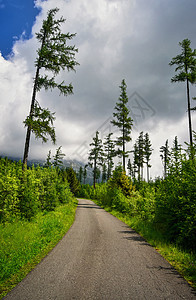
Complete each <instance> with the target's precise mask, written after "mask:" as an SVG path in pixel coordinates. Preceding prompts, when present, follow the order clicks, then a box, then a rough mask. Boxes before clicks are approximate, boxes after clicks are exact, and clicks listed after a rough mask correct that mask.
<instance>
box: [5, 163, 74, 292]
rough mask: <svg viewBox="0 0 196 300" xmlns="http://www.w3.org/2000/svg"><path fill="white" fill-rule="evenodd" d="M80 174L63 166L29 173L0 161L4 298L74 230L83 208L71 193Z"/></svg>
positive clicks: (31, 170)
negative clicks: (77, 175) (72, 228)
mask: <svg viewBox="0 0 196 300" xmlns="http://www.w3.org/2000/svg"><path fill="white" fill-rule="evenodd" d="M59 162H60V160H59ZM70 174H71V175H72V176H71V175H70ZM74 175H75V173H74V171H73V170H71V169H67V170H65V169H60V168H59V166H58V165H57V166H56V167H53V166H51V167H40V166H37V167H36V168H35V167H34V166H33V167H32V168H28V169H26V170H23V164H22V163H21V162H18V163H17V162H12V161H10V160H8V159H7V158H0V240H1V243H0V297H3V296H4V295H5V294H6V293H7V292H8V291H10V290H11V289H12V288H13V287H14V286H15V285H16V284H17V283H18V282H20V281H21V280H22V279H23V278H24V277H25V276H26V275H27V273H28V272H29V271H30V270H31V269H32V268H33V267H35V265H36V264H37V263H38V262H40V260H41V259H42V258H43V257H44V256H45V255H46V254H47V253H48V252H49V251H50V250H51V249H52V248H53V247H54V246H55V245H56V244H57V242H58V241H59V240H60V239H61V238H62V237H63V235H64V234H65V233H66V232H67V231H68V229H69V228H70V226H71V225H72V223H73V221H74V217H75V209H76V206H77V201H76V200H75V197H74V195H73V193H72V192H71V189H70V186H71V185H72V189H73V190H75V191H76V190H77V180H75V181H73V178H75V177H74ZM75 176H76V175H75ZM69 182H70V183H69Z"/></svg>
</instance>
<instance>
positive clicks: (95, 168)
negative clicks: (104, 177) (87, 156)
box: [93, 160, 97, 189]
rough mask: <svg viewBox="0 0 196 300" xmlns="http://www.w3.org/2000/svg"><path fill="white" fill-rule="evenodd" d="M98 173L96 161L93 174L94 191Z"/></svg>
mask: <svg viewBox="0 0 196 300" xmlns="http://www.w3.org/2000/svg"><path fill="white" fill-rule="evenodd" d="M96 171H97V166H96V160H95V161H94V174H93V186H94V189H95V188H96V186H95V183H96Z"/></svg>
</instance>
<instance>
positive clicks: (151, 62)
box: [0, 0, 196, 178]
mask: <svg viewBox="0 0 196 300" xmlns="http://www.w3.org/2000/svg"><path fill="white" fill-rule="evenodd" d="M55 7H58V8H59V12H58V15H57V17H61V16H63V17H64V18H65V19H66V22H65V23H64V24H63V25H62V32H65V33H66V32H70V33H76V37H75V38H74V39H73V40H72V41H71V42H70V43H71V44H72V45H75V46H76V47H77V48H78V53H77V54H76V61H77V62H79V64H80V65H79V66H77V67H76V72H67V71H62V72H61V73H60V74H59V75H58V80H59V82H60V81H61V80H65V82H66V83H67V84H69V83H72V84H73V87H74V94H73V95H69V96H67V97H63V96H59V92H58V91H56V90H53V91H52V92H50V91H49V92H45V91H44V90H42V91H41V92H40V93H39V94H38V95H37V99H38V100H39V102H40V104H41V105H42V106H43V107H46V108H49V109H50V110H51V111H52V112H55V113H56V114H55V116H56V121H55V123H54V125H55V128H56V135H57V144H56V145H52V143H51V142H48V143H47V144H42V142H41V141H39V140H35V139H34V137H32V139H31V145H30V153H29V159H38V158H42V159H45V158H46V156H47V153H48V152H49V150H50V149H51V150H52V155H54V154H55V151H56V149H57V148H58V147H59V146H62V151H63V153H65V154H66V158H67V159H76V160H80V161H81V162H86V160H87V158H88V151H89V144H90V143H91V142H92V138H93V137H94V136H95V132H96V131H97V130H98V131H99V132H100V137H101V138H102V139H104V138H105V136H106V135H107V134H108V133H109V132H110V131H112V132H115V131H116V128H112V126H111V123H110V120H111V119H112V115H113V112H114V107H115V104H116V102H117V101H118V98H119V95H120V88H119V86H120V85H121V82H122V80H123V79H125V81H126V84H127V95H128V97H129V102H128V107H129V109H130V112H131V116H132V118H133V120H134V122H133V130H132V133H131V137H132V141H131V142H130V143H129V144H128V145H127V149H128V150H132V149H133V144H134V143H135V141H136V139H137V138H138V136H139V133H140V132H141V131H143V132H144V133H146V132H148V133H149V136H150V140H151V142H152V147H153V149H154V151H153V154H152V159H151V164H152V168H151V176H152V177H153V178H154V177H155V176H162V174H163V166H162V163H161V159H160V152H159V150H160V147H161V146H162V145H164V144H165V142H166V140H167V139H168V140H169V145H170V147H171V146H172V143H173V140H174V138H175V136H178V140H179V142H180V143H181V144H182V145H183V146H184V142H185V141H186V142H189V133H188V116H187V100H186V86H185V83H171V77H172V76H174V75H175V67H171V66H169V65H168V64H169V62H170V61H171V59H172V58H173V57H175V56H176V55H178V54H180V53H181V48H180V46H179V42H181V41H182V40H183V39H185V38H188V39H190V40H191V47H192V49H195V48H196V13H195V12H196V1H195V0H148V1H146V0H99V1H97V0H82V1H81V0H55V1H54V0H46V1H42V0H37V1H30V0H29V1H26V0H0V41H1V42H0V53H1V54H0V154H1V155H7V156H15V157H21V158H22V156H23V148H24V141H25V134H26V130H25V128H24V124H23V121H24V120H25V118H26V116H27V115H28V114H29V108H30V102H31V94H32V87H33V77H34V76H35V66H34V61H35V59H36V55H37V53H36V50H37V49H38V47H39V44H38V42H37V40H36V37H35V33H36V32H39V30H40V28H41V25H42V21H43V19H45V18H46V16H47V12H48V10H49V9H51V8H55ZM190 93H191V97H195V96H196V95H195V94H196V89H195V86H191V88H190ZM191 105H192V106H195V103H194V101H192V103H191ZM192 123H193V129H194V130H196V124H195V123H196V112H195V113H192ZM116 134H117V133H116Z"/></svg>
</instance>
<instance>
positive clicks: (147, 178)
mask: <svg viewBox="0 0 196 300" xmlns="http://www.w3.org/2000/svg"><path fill="white" fill-rule="evenodd" d="M146 167H147V182H149V166H148V161H147V163H146Z"/></svg>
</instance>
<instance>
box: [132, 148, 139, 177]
mask: <svg viewBox="0 0 196 300" xmlns="http://www.w3.org/2000/svg"><path fill="white" fill-rule="evenodd" d="M133 172H134V178H136V173H138V179H139V151H138V144H137V142H135V144H134V146H133Z"/></svg>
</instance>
